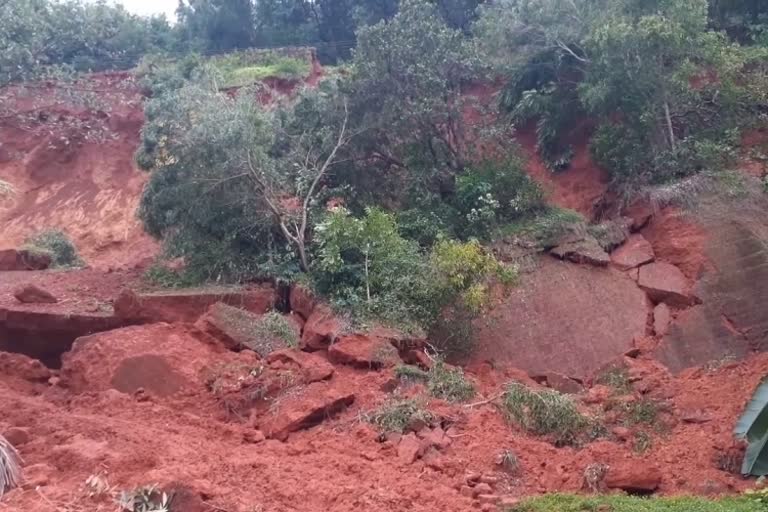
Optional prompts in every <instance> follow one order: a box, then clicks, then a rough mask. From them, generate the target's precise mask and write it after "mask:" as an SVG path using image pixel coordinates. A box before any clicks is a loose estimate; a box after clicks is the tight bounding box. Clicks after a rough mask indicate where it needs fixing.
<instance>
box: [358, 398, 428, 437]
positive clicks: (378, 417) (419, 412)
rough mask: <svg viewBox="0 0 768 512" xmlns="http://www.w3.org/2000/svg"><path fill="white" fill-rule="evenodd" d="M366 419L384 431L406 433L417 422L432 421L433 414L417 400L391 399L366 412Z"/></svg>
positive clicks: (425, 422)
mask: <svg viewBox="0 0 768 512" xmlns="http://www.w3.org/2000/svg"><path fill="white" fill-rule="evenodd" d="M364 419H365V420H366V421H367V422H368V423H371V424H372V425H374V426H375V427H376V428H377V429H378V430H379V431H380V432H382V433H388V432H399V433H404V432H406V431H407V430H408V429H409V428H410V427H412V426H414V425H416V424H417V423H424V424H427V423H429V422H431V421H432V420H433V416H432V413H430V412H429V411H428V410H426V409H424V407H423V406H422V405H421V404H420V403H419V402H417V401H416V400H411V399H404V400H389V401H387V402H385V403H384V404H383V405H382V406H381V407H379V408H378V409H376V410H375V411H373V412H371V413H368V414H365V415H364Z"/></svg>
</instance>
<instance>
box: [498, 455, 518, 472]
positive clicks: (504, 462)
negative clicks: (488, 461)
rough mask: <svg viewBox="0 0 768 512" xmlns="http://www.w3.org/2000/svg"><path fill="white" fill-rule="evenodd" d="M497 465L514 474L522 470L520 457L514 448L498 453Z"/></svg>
mask: <svg viewBox="0 0 768 512" xmlns="http://www.w3.org/2000/svg"><path fill="white" fill-rule="evenodd" d="M495 462H496V465H497V466H499V467H501V469H503V470H504V471H506V472H507V473H509V474H511V475H514V474H517V473H519V472H520V459H518V457H517V454H516V453H515V452H513V451H512V450H502V451H500V452H499V453H498V454H497V455H496V460H495Z"/></svg>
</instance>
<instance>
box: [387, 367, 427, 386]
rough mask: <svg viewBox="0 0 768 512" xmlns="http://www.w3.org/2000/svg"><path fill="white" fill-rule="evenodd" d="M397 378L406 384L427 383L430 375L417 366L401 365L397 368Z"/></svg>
mask: <svg viewBox="0 0 768 512" xmlns="http://www.w3.org/2000/svg"><path fill="white" fill-rule="evenodd" d="M395 377H397V378H398V379H399V380H400V381H402V382H406V383H413V382H426V381H427V380H428V379H429V373H427V372H425V371H424V370H422V369H421V368H418V367H416V366H410V365H405V364H401V365H398V366H396V367H395Z"/></svg>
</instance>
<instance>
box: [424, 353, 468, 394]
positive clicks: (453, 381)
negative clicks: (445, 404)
mask: <svg viewBox="0 0 768 512" xmlns="http://www.w3.org/2000/svg"><path fill="white" fill-rule="evenodd" d="M427 389H428V390H429V393H430V394H431V395H432V396H434V397H435V398H441V399H443V400H447V401H449V402H463V401H465V400H469V399H470V398H472V397H473V396H475V387H474V386H473V385H472V383H471V382H469V381H468V380H467V378H466V377H465V376H464V372H463V371H462V370H461V368H449V367H448V366H446V364H445V363H444V362H442V361H437V362H436V363H435V364H434V366H432V368H431V369H430V370H429V372H428V379H427Z"/></svg>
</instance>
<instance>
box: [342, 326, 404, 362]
mask: <svg viewBox="0 0 768 512" xmlns="http://www.w3.org/2000/svg"><path fill="white" fill-rule="evenodd" d="M328 359H330V360H331V361H332V362H334V363H337V364H348V365H351V366H355V367H357V368H369V369H378V368H383V367H385V366H394V365H395V364H396V363H397V361H398V360H399V358H398V354H397V350H396V349H395V347H393V346H392V344H391V343H389V342H388V341H386V340H384V339H381V338H378V337H376V336H372V335H368V334H351V335H346V336H340V337H339V338H338V339H337V340H336V341H335V342H334V343H333V344H332V345H331V346H330V347H329V348H328Z"/></svg>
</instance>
